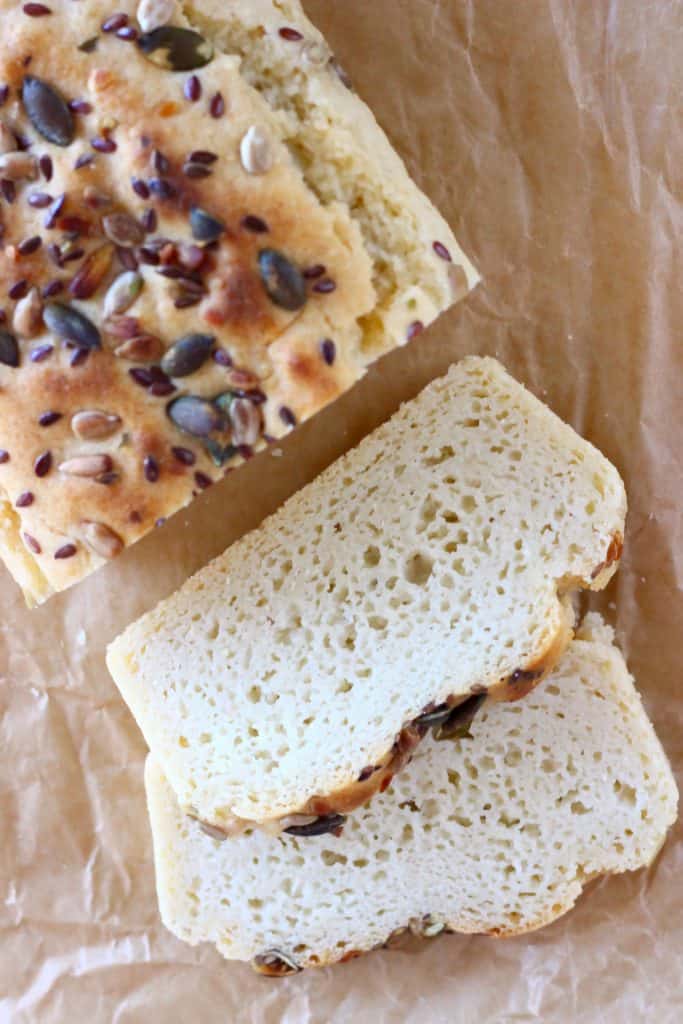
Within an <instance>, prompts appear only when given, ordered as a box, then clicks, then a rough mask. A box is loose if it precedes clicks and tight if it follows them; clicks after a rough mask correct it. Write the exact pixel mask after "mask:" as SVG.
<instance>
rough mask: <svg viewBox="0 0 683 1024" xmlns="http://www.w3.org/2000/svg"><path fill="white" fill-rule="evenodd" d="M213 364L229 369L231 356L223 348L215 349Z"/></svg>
mask: <svg viewBox="0 0 683 1024" xmlns="http://www.w3.org/2000/svg"><path fill="white" fill-rule="evenodd" d="M213 361H214V363H218V365H219V366H226V367H230V366H232V365H233V362H232V356H231V355H230V353H229V352H226V351H225V349H224V348H217V349H216V351H215V352H214V353H213Z"/></svg>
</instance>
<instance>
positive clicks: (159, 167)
mask: <svg viewBox="0 0 683 1024" xmlns="http://www.w3.org/2000/svg"><path fill="white" fill-rule="evenodd" d="M152 164H153V165H154V170H155V171H156V172H157V174H161V175H162V176H163V175H164V174H168V172H169V171H170V169H171V164H170V162H169V160H168V157H165V156H164V154H163V153H161V152H160V151H159V150H158V149H155V150H154V153H153V155H152Z"/></svg>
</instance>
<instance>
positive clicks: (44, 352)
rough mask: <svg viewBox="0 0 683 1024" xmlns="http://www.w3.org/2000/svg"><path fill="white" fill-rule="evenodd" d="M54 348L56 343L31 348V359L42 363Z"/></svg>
mask: <svg viewBox="0 0 683 1024" xmlns="http://www.w3.org/2000/svg"><path fill="white" fill-rule="evenodd" d="M54 350H55V349H54V345H47V344H46V345H37V346H36V348H34V349H32V350H31V352H30V354H29V359H30V360H31V362H32V363H42V362H43V360H44V359H47V358H48V356H51V355H52V353H53V352H54Z"/></svg>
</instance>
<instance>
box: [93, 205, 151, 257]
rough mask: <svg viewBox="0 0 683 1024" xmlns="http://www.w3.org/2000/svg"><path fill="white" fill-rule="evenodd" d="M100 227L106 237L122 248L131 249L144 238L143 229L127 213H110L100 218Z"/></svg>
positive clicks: (140, 243)
mask: <svg viewBox="0 0 683 1024" xmlns="http://www.w3.org/2000/svg"><path fill="white" fill-rule="evenodd" d="M102 228H103V229H104V233H105V235H106V236H107V238H109V239H111V241H112V242H113V243H114V245H120V246H121V248H122V249H132V248H133V247H134V246H136V245H142V243H143V242H144V240H145V229H144V228H143V226H142V224H140V223H139V222H138V221H137V220H136V219H135V217H131V215H130V214H129V213H110V214H109V215H108V216H107V217H103V218H102Z"/></svg>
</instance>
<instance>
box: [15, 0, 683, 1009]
mask: <svg viewBox="0 0 683 1024" xmlns="http://www.w3.org/2000/svg"><path fill="white" fill-rule="evenodd" d="M307 6H308V8H309V10H310V13H311V15H312V16H313V18H314V20H316V21H317V22H318V23H319V24H320V25H321V27H322V28H323V29H324V30H325V31H326V32H327V33H328V35H329V38H330V40H331V42H332V43H333V45H334V46H335V48H336V49H337V51H338V54H339V57H340V59H341V60H342V62H343V63H344V64H345V65H347V66H348V68H350V70H351V71H352V73H353V78H354V80H355V82H356V84H357V87H358V88H359V90H360V92H361V93H362V94H363V95H364V96H365V97H366V98H368V99H369V100H370V102H371V103H372V105H373V107H374V108H375V110H376V111H377V113H378V115H379V117H380V119H381V121H382V122H383V124H384V125H385V126H386V127H387V129H388V130H389V133H390V134H391V136H392V138H393V139H394V141H395V143H396V145H397V146H398V148H399V150H400V151H401V153H402V154H403V155H404V156H405V158H406V159H407V161H408V163H409V165H410V168H411V171H412V172H413V173H414V174H415V176H416V177H417V179H418V181H419V182H420V183H421V184H422V185H423V187H424V188H425V189H426V190H427V192H428V193H429V194H430V195H431V196H432V197H433V198H434V199H435V200H436V201H437V203H438V204H439V205H440V207H441V208H442V209H443V211H444V212H445V213H446V214H447V215H448V216H449V217H450V219H451V221H452V223H453V225H454V227H455V229H456V232H457V234H458V237H459V239H460V241H461V242H462V244H463V245H464V246H465V247H466V249H467V251H468V252H469V254H470V255H471V256H472V257H473V258H474V260H475V262H476V263H477V264H478V266H479V268H480V269H481V271H482V273H483V275H484V279H485V283H484V285H483V286H482V287H481V288H480V289H479V290H478V291H477V293H476V294H475V295H474V296H473V297H472V298H471V299H470V300H469V301H468V302H467V303H465V304H464V306H462V307H461V308H459V309H458V310H456V311H454V312H453V313H452V314H451V315H450V316H448V317H446V318H445V319H444V320H442V321H441V323H440V324H439V325H438V326H437V327H436V328H435V329H433V330H432V331H431V332H430V333H429V334H428V335H426V336H423V337H422V338H421V339H419V341H418V342H416V343H414V344H413V345H412V346H410V347H409V348H408V349H407V350H405V351H401V352H399V353H396V354H395V355H394V356H392V357H390V358H388V359H385V360H384V361H383V362H382V363H381V365H379V366H378V367H376V369H375V370H373V372H371V373H370V375H369V376H368V378H367V379H366V380H365V381H364V382H363V383H362V384H361V385H360V386H359V387H358V388H357V389H356V390H355V391H354V392H353V393H352V394H350V395H348V396H347V397H346V398H344V399H343V400H341V401H340V402H339V403H338V404H337V405H336V406H335V407H334V408H332V409H330V410H328V411H327V412H326V413H324V414H323V415H321V416H319V417H318V418H317V419H316V420H315V421H314V422H312V423H310V424H308V425H307V426H305V427H304V428H303V429H301V430H300V431H298V432H297V433H296V435H295V436H294V437H292V438H290V439H289V441H288V443H287V444H285V445H284V446H283V454H282V456H281V457H280V458H276V457H273V455H272V454H268V455H266V456H264V458H263V459H261V460H260V461H258V462H255V463H252V464H250V465H249V466H247V467H245V469H243V470H241V471H240V472H239V473H238V474H235V475H234V476H233V477H231V478H230V479H229V480H227V481H226V482H225V484H224V485H222V486H220V487H217V488H215V489H213V490H212V492H210V493H208V494H207V495H206V496H205V497H204V498H202V499H201V500H200V501H199V502H197V503H196V506H195V507H193V509H192V510H191V512H188V513H186V514H180V515H179V516H178V517H176V519H175V520H173V521H172V522H171V523H170V524H169V525H168V526H167V527H166V528H165V529H163V530H160V531H158V532H157V533H156V535H155V536H153V537H148V538H147V540H145V541H143V542H142V543H140V544H139V545H138V546H137V547H135V548H134V549H133V550H130V551H128V552H127V553H126V555H125V556H124V557H123V558H121V559H120V560H119V561H117V562H116V563H115V564H112V565H111V566H109V567H108V568H107V569H105V570H104V571H102V572H100V573H98V574H96V575H95V576H94V577H91V578H90V579H88V580H86V581H85V583H83V584H82V585H81V586H80V587H78V588H77V589H75V590H73V591H72V592H71V593H68V594H65V595H62V596H61V597H57V598H54V599H53V600H52V601H50V602H49V604H48V605H47V606H46V607H44V608H41V609H39V610H37V611H34V612H28V611H26V610H25V609H24V608H23V607H22V599H21V597H20V595H19V592H18V590H17V588H16V587H15V586H14V585H13V583H12V582H11V580H10V579H9V577H8V576H7V574H6V573H5V572H4V571H1V572H0V586H1V588H2V618H1V621H0V828H1V829H2V838H1V842H0V1021H1V1022H2V1024H8V1022H11V1024H25V1022H36V1021H39V1022H41V1024H72V1022H74V1021H84V1022H86V1021H87V1022H88V1024H110V1022H115V1024H134V1022H135V1024H138V1022H139V1024H156V1022H163V1024H176V1022H178V1024H180V1022H182V1024H186V1022H191V1024H195V1022H196V1024H214V1022H215V1024H218V1022H220V1024H229V1022H242V1021H244V1022H249V1024H271V1022H287V1024H299V1022H314V1021H315V1022H331V1021H334V1022H340V1021H344V1022H345V1021H353V1022H354V1024H365V1022H372V1024H389V1022H392V1024H393V1022H399V1021H400V1022H404V1021H408V1022H411V1024H413V1022H414V1024H418V1022H419V1024H426V1022H429V1024H437V1022H441V1021H444V1022H446V1021H448V1022H461V1021H462V1022H466V1024H470V1022H475V1021H476V1022H477V1024H494V1022H495V1024H499V1022H512V1021H514V1022H528V1021H543V1022H544V1024H547V1022H555V1021H562V1022H565V1021H566V1022H572V1024H603V1022H609V1024H612V1022H615V1024H617V1022H618V1024H625V1022H628V1024H637V1022H641V1021H648V1022H650V1021H652V1022H656V1024H668V1022H674V1021H677V1022H678V1021H680V1020H681V1019H682V1017H683V842H682V838H683V831H682V830H681V828H680V827H679V828H678V829H677V830H676V831H675V833H674V834H673V835H672V836H671V838H670V840H669V842H668V843H667V845H666V847H665V849H664V851H663V853H662V854H661V856H660V858H659V860H658V862H657V864H656V865H655V866H654V868H653V869H652V870H651V871H649V872H647V873H641V874H639V875H636V876H626V877H621V878H614V879H608V880H606V881H603V882H601V883H598V884H596V885H594V886H593V887H592V890H591V892H590V893H589V894H588V895H587V896H586V897H585V898H583V899H581V900H580V901H579V904H578V906H577V908H576V909H575V910H574V911H573V913H571V914H570V915H569V916H568V917H566V918H564V919H563V920H561V921H559V922H558V923H556V924H554V925H553V926H551V927H550V928H548V929H547V930H546V931H544V932H541V933H539V934H538V935H536V936H533V937H531V938H518V939H513V940H510V941H506V942H503V941H496V940H491V939H486V938H478V937H477V938H459V937H447V938H443V939H440V940H437V941H436V942H435V943H433V944H431V945H429V946H427V947H425V948H424V949H422V950H421V951H420V952H418V953H413V954H410V953H401V952H394V953H379V954H375V955H372V956H370V957H367V958H365V959H364V960H360V961H355V962H353V963H351V964H348V965H346V966H342V967H339V968H335V969H331V970H325V971H322V972H319V973H313V974H310V975H305V976H299V977H295V978H292V979H288V980H286V981H284V982H271V981H268V980H267V979H261V978H258V977H256V976H254V975H252V973H251V971H250V970H249V968H248V967H244V966H240V965H230V964H225V963H224V962H223V961H221V960H220V959H219V958H218V956H217V955H216V954H215V953H214V952H213V951H212V950H211V949H210V948H208V947H207V948H202V949H196V950H193V949H191V948H189V947H186V946H184V945H182V944H181V943H180V942H177V941H176V940H175V939H174V938H173V937H172V936H171V935H169V934H167V933H166V932H165V931H164V929H163V927H162V926H161V924H160V922H159V919H158V915H157V908H156V902H155V895H154V882H153V874H152V859H151V848H150V836H149V832H148V826H147V818H146V812H145V805H144V798H143V785H142V764H143V758H144V754H145V749H144V744H143V742H142V739H141V737H140V735H139V733H138V731H137V729H136V727H135V725H134V723H133V721H132V719H131V718H130V716H129V714H128V712H127V710H126V709H125V707H124V706H123V704H122V702H121V700H120V699H119V698H118V695H117V693H116V691H115V688H114V685H113V683H112V682H111V680H110V679H109V677H108V675H107V672H106V669H105V666H104V660H103V653H104V648H105V645H106V643H107V642H108V641H109V640H110V639H111V638H112V637H113V636H114V635H115V634H116V633H118V632H119V630H120V629H121V628H122V627H123V626H124V625H125V624H126V623H127V622H128V621H129V620H131V619H132V618H133V617H134V616H137V615H138V614H140V613H141V612H143V611H144V610H145V609H146V608H149V607H150V606H151V605H152V604H153V603H155V602H156V601H157V600H158V599H160V598H162V597H163V596H164V595H166V594H168V593H169V592H170V591H171V590H172V589H174V588H175V587H177V586H178V585H179V584H180V583H181V582H182V581H183V580H184V579H185V577H186V576H187V574H188V573H189V572H190V571H192V570H195V569H197V568H199V567H200V566H201V565H202V564H204V563H205V562H206V561H207V560H208V559H209V558H210V557H211V556H213V555H215V554H217V553H218V552H219V551H221V550H222V549H223V548H224V547H225V546H226V545H227V543H228V542H230V541H231V540H232V539H234V538H235V537H237V536H238V535H240V534H241V533H242V532H243V531H244V530H246V529H247V528H249V527H251V526H254V525H255V524H256V523H258V522H259V520H260V519H261V518H262V517H263V516H264V515H265V514H266V513H268V512H270V511H271V510H273V509H274V508H275V507H276V506H277V505H278V504H279V503H280V502H281V501H282V500H283V499H284V498H285V497H286V496H287V495H288V494H290V493H291V492H292V491H294V490H295V489H296V488H298V487H300V486H301V485H302V484H303V483H304V482H305V481H307V480H309V479H310V478H312V477H313V476H314V475H315V474H316V473H317V472H318V471H319V470H320V469H321V468H322V467H323V466H325V465H326V464H327V463H329V462H330V461H331V460H332V459H333V458H334V457H335V456H337V455H338V454H339V453H341V452H342V451H343V450H345V449H346V448H348V447H349V446H350V445H352V444H353V443H354V442H356V441H357V440H358V439H359V438H360V437H361V436H363V435H364V434H365V433H367V431H369V430H370V429H371V428H372V427H374V426H375V425H377V424H378V423H380V421H382V420H384V419H385V418H386V417H387V416H388V415H389V414H390V413H391V412H392V411H393V410H394V409H395V408H396V407H397V405H398V403H399V402H400V401H401V400H402V399H405V398H409V397H411V396H413V395H414V394H415V393H416V392H417V391H418V390H419V389H420V388H421V387H422V386H423V385H424V384H425V383H426V382H427V381H428V380H429V379H431V378H432V377H434V376H436V375H437V374H439V373H441V372H442V371H443V370H445V369H446V367H447V366H448V365H449V363H450V362H452V361H453V360H455V359H457V358H458V357H459V356H461V355H463V354H465V353H469V352H477V353H490V354H494V355H496V356H498V357H499V358H501V359H502V360H503V361H504V362H505V363H506V364H507V366H508V367H509V368H510V369H511V370H512V371H513V372H514V373H516V374H517V375H518V376H519V377H520V378H521V379H522V380H524V381H525V382H526V383H527V384H529V385H530V386H531V387H532V388H533V389H534V390H535V391H536V393H537V394H539V395H540V396H541V397H542V398H544V399H545V400H546V401H547V402H548V403H549V404H550V405H551V406H552V407H553V408H554V409H555V410H556V411H557V412H558V413H559V414H560V415H562V416H563V417H565V418H566V419H568V420H570V421H571V422H572V423H573V424H574V426H575V427H576V428H577V429H578V430H580V431H581V432H582V433H584V434H585V435H586V436H588V437H589V438H590V439H591V440H592V441H594V442H595V443H596V444H597V445H599V446H600V447H601V448H602V449H603V451H604V452H605V453H606V454H607V455H608V456H609V457H610V458H611V459H613V460H614V462H616V464H617V466H619V468H620V470H621V471H622V473H623V474H624V476H625V479H626V482H627V484H628V488H629V491H630V498H631V515H630V523H629V530H628V538H627V547H626V554H625V559H624V563H623V568H622V570H621V573H620V574H619V576H618V579H617V580H616V582H615V583H614V584H613V586H612V587H611V589H610V591H609V592H608V593H607V594H606V595H604V597H601V599H600V600H599V601H596V605H598V606H599V607H601V608H602V609H603V610H604V611H605V612H606V613H607V615H608V618H610V620H611V621H613V622H614V623H615V624H616V627H617V632H618V637H619V640H620V641H621V643H622V645H623V647H624V650H625V652H626V654H627V656H628V658H629V662H630V665H631V667H632V669H633V671H634V672H635V674H636V675H637V677H638V679H639V681H640V685H641V687H642V690H643V692H644V694H645V700H646V704H647V707H648V709H649V711H650V713H651V715H652V717H653V719H654V721H655V724H656V727H657V729H658V731H659V734H660V736H661V738H662V741H663V743H664V745H665V747H666V749H667V751H668V753H669V755H670V757H671V758H672V759H673V761H674V764H675V766H676V768H677V769H678V772H679V782H681V781H683V779H682V778H681V774H680V773H681V769H682V768H683V740H682V737H683V729H682V725H683V696H682V692H683V689H682V688H683V681H682V680H681V672H680V648H681V639H682V635H683V600H682V597H681V587H682V584H683V528H682V517H681V490H682V486H683V485H682V479H683V474H682V471H681V470H682V466H681V462H682V454H681V453H682V451H683V429H682V427H683V289H682V288H681V280H682V279H683V273H682V271H683V267H682V266H681V262H682V257H681V244H680V243H681V238H682V228H683V206H682V199H683V195H682V183H683V170H682V168H683V132H682V131H681V127H682V125H681V112H682V110H683V60H682V59H681V54H682V48H683V4H681V2H680V0H373V2H366V0H344V2H341V0H310V2H309V3H308V4H307ZM0 45H1V44H0Z"/></svg>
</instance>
